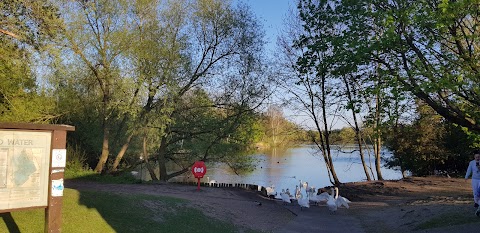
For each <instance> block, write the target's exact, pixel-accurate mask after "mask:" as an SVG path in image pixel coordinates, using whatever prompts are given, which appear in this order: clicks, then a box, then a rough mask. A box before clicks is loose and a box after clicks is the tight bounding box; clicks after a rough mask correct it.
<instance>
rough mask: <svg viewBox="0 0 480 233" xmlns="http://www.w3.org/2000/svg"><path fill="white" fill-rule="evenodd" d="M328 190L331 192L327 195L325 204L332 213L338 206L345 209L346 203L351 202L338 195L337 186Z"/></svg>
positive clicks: (347, 206)
mask: <svg viewBox="0 0 480 233" xmlns="http://www.w3.org/2000/svg"><path fill="white" fill-rule="evenodd" d="M330 191H331V194H330V195H329V196H328V200H327V206H328V209H329V210H330V211H332V212H333V213H334V212H335V211H337V209H338V207H342V206H345V208H347V209H348V208H349V205H348V203H351V201H350V200H348V199H347V198H345V197H342V196H340V195H339V192H338V187H334V188H331V189H330Z"/></svg>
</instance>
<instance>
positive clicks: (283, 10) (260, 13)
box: [243, 0, 296, 50]
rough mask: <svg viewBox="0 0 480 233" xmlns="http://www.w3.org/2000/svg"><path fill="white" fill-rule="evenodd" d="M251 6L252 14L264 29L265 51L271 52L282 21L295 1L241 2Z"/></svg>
mask: <svg viewBox="0 0 480 233" xmlns="http://www.w3.org/2000/svg"><path fill="white" fill-rule="evenodd" d="M243 2H245V3H246V4H247V5H249V6H251V9H252V11H253V13H254V14H255V15H256V16H257V17H258V19H259V20H260V22H262V24H263V27H264V29H265V33H266V35H265V40H266V41H267V43H268V44H267V50H273V49H274V47H275V44H276V41H277V35H278V34H279V32H280V31H281V30H282V27H283V22H284V19H285V17H286V15H287V13H288V11H289V9H293V7H294V6H295V2H296V0H243Z"/></svg>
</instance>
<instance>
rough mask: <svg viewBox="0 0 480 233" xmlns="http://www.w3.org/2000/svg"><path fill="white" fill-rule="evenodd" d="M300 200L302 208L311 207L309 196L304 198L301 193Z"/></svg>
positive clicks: (299, 203)
mask: <svg viewBox="0 0 480 233" xmlns="http://www.w3.org/2000/svg"><path fill="white" fill-rule="evenodd" d="M297 202H298V205H300V210H302V208H304V207H305V208H310V201H309V200H308V197H306V198H303V195H302V194H300V199H298V200H297Z"/></svg>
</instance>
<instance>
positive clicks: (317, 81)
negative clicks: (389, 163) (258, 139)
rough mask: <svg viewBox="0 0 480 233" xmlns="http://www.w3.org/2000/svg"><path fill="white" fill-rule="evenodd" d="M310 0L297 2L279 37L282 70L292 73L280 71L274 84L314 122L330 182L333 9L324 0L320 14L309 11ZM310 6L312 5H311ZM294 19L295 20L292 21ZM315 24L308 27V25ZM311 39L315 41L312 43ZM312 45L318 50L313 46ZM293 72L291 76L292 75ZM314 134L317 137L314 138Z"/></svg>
mask: <svg viewBox="0 0 480 233" xmlns="http://www.w3.org/2000/svg"><path fill="white" fill-rule="evenodd" d="M309 4H311V1H300V2H299V6H298V9H299V14H295V15H294V16H293V17H291V18H290V19H289V22H288V24H289V26H288V28H287V31H286V32H285V34H284V36H283V37H282V38H280V39H279V46H280V48H281V50H282V52H283V54H282V55H283V61H282V62H279V64H282V65H283V67H282V68H281V69H282V70H288V71H289V72H291V73H286V74H279V76H281V77H285V78H284V79H282V80H278V82H277V84H278V85H280V86H281V87H282V88H283V89H284V90H286V91H287V92H288V93H289V95H291V98H290V99H289V100H288V101H289V102H295V105H296V106H300V107H298V109H299V110H300V111H301V112H304V113H306V115H308V116H309V117H310V118H311V119H312V121H313V124H314V125H315V126H314V127H315V130H316V131H317V134H312V135H311V139H312V141H313V142H314V143H315V144H316V145H317V146H318V149H319V150H320V151H321V152H322V156H323V159H324V160H325V164H326V167H327V171H328V174H329V178H330V182H331V183H332V184H340V181H339V180H338V177H337V174H336V171H335V167H334V164H333V161H332V157H331V148H330V145H331V142H330V132H331V129H332V125H331V121H332V122H333V121H334V120H332V119H331V118H330V116H334V118H335V116H336V115H337V111H338V108H336V107H335V105H334V104H333V103H335V102H336V101H338V100H336V99H335V96H334V95H333V93H332V92H333V87H334V86H335V85H336V84H335V83H334V82H331V78H332V73H331V68H332V63H330V62H329V61H330V58H331V56H332V53H331V50H329V45H331V44H330V41H329V40H328V38H329V37H330V36H331V35H332V34H333V32H334V30H335V29H334V25H333V24H331V23H330V20H331V18H329V17H330V16H331V13H332V9H331V8H330V7H329V4H328V3H326V2H321V3H318V4H320V5H321V6H320V7H319V8H318V9H321V10H324V12H322V14H314V13H312V14H309V13H308V12H307V9H309V7H311V5H309ZM312 7H313V5H312ZM292 19H294V20H292ZM305 24H310V25H315V27H312V28H310V27H309V25H305ZM310 38H317V39H318V40H317V41H316V42H315V43H314V44H312V43H311V42H312V40H310ZM317 46H318V47H317ZM313 47H315V48H318V49H312V48H313ZM292 74H293V75H294V77H293V78H287V77H291V76H292ZM316 135H318V136H319V138H317V137H315V136H316Z"/></svg>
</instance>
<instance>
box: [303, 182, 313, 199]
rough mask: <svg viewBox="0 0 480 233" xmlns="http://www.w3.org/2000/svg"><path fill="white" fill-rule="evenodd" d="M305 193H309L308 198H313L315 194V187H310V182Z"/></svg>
mask: <svg viewBox="0 0 480 233" xmlns="http://www.w3.org/2000/svg"><path fill="white" fill-rule="evenodd" d="M305 192H307V196H308V197H313V196H314V195H313V194H314V193H315V187H313V186H308V182H307V189H306V190H305Z"/></svg>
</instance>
